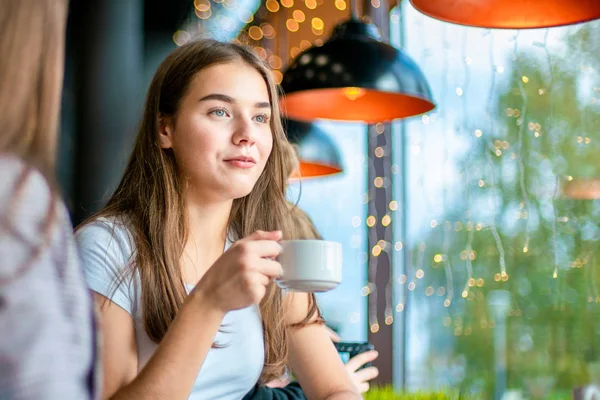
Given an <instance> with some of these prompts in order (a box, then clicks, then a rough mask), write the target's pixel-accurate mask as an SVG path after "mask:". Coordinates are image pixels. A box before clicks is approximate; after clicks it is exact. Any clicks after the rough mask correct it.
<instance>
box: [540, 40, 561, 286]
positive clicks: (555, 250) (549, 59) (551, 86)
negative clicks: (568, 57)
mask: <svg viewBox="0 0 600 400" xmlns="http://www.w3.org/2000/svg"><path fill="white" fill-rule="evenodd" d="M549 33H550V29H546V31H545V32H544V41H543V42H542V44H541V47H542V48H543V49H544V54H545V56H546V61H547V62H548V71H549V80H548V84H547V85H546V92H547V93H548V105H549V108H550V110H549V113H548V128H547V134H548V138H549V140H553V138H554V124H555V123H556V122H555V121H554V98H553V96H554V64H553V62H552V56H551V55H550V51H549V50H548V34H549ZM555 147H556V146H554V145H551V146H550V154H551V156H550V157H551V159H553V160H555V159H556V152H555ZM553 173H554V175H555V179H554V182H555V185H554V193H552V198H551V199H550V204H551V206H552V221H551V225H552V251H553V253H554V271H553V272H552V278H554V279H556V278H558V265H559V262H558V229H557V227H556V222H557V220H558V215H557V213H556V199H557V198H558V196H559V194H560V175H559V174H558V173H557V171H553Z"/></svg>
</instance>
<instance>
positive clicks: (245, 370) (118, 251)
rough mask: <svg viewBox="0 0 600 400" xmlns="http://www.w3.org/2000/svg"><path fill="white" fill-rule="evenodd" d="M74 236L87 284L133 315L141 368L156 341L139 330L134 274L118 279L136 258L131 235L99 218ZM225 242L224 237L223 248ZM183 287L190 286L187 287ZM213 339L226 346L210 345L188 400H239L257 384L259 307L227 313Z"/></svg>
mask: <svg viewBox="0 0 600 400" xmlns="http://www.w3.org/2000/svg"><path fill="white" fill-rule="evenodd" d="M76 240H77V246H78V247H79V251H80V253H81V258H82V261H83V268H84V272H85V277H86V280H87V283H88V285H89V287H90V288H91V289H92V290H94V291H95V292H97V293H99V294H101V295H103V296H105V297H108V298H110V299H111V300H112V301H113V302H114V303H115V304H117V305H119V306H120V307H121V308H123V309H124V310H125V311H127V312H128V313H129V314H131V316H132V317H133V318H134V323H135V337H136V342H137V348H138V349H137V350H138V371H140V370H141V369H142V368H143V367H144V365H146V363H147V362H148V360H149V359H150V357H151V356H152V354H153V353H154V351H155V350H156V347H157V345H156V344H155V343H154V342H152V340H150V338H149V337H148V335H147V334H146V331H145V329H144V321H143V316H142V309H141V308H142V304H141V283H140V280H139V275H131V274H128V275H126V276H127V277H128V278H127V279H125V280H119V278H121V277H122V276H123V275H122V274H123V272H124V271H126V270H124V269H125V268H130V266H129V265H130V263H132V262H135V257H134V249H135V246H134V241H133V238H132V236H131V234H130V232H129V230H128V229H127V227H126V226H125V225H124V224H123V223H122V222H120V220H116V219H114V218H113V219H107V218H100V219H98V220H96V221H94V222H91V223H89V224H88V225H86V226H84V227H83V228H81V229H80V230H79V231H78V232H77V234H76ZM230 245H231V243H230V242H229V241H228V242H227V244H226V247H225V250H226V249H227V248H228V247H229V246H230ZM132 255H133V256H132ZM119 282H120V283H119ZM117 284H118V286H117ZM187 289H188V291H189V290H191V289H192V287H188V288H187ZM198 318H202V317H201V316H198ZM215 342H216V343H217V344H219V345H224V346H225V347H222V348H211V349H210V350H209V352H208V354H207V356H206V358H205V360H204V363H203V364H202V367H201V369H200V372H199V373H198V377H197V378H196V382H195V383H194V387H193V389H192V393H191V394H190V397H189V399H190V400H200V399H203V400H204V399H231V400H233V399H235V400H239V399H240V398H242V397H243V396H244V395H245V394H246V393H247V392H248V391H249V390H250V389H251V388H252V387H253V386H254V385H255V384H256V382H257V381H258V378H259V377H260V373H261V371H262V368H263V364H264V339H263V329H262V322H261V317H260V312H259V309H258V306H257V305H254V306H251V307H248V308H244V309H241V310H236V311H231V312H229V313H227V314H226V315H225V318H224V319H223V324H222V327H221V329H220V330H219V332H218V333H217V334H216V336H215Z"/></svg>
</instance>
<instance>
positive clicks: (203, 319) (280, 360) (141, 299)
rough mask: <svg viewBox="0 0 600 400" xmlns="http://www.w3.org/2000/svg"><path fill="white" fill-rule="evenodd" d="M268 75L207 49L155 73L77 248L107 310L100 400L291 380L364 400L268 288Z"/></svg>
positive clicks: (293, 307) (283, 227) (277, 170)
mask: <svg viewBox="0 0 600 400" xmlns="http://www.w3.org/2000/svg"><path fill="white" fill-rule="evenodd" d="M277 97H278V93H277V90H276V86H275V84H274V83H273V80H272V77H271V72H270V71H269V70H268V69H267V68H266V67H265V65H264V64H263V63H262V62H261V61H260V60H259V59H258V58H257V57H256V56H255V55H254V53H253V52H252V51H251V50H249V49H247V48H245V47H242V46H238V45H235V44H229V43H220V42H216V41H212V40H201V41H196V42H192V43H190V44H187V45H185V46H182V47H180V48H178V49H177V50H175V51H174V52H173V53H172V54H171V55H170V56H169V57H167V59H166V60H165V61H164V62H163V63H162V64H161V66H160V67H159V69H158V71H157V73H156V75H155V77H154V79H153V81H152V83H151V85H150V89H149V93H148V97H147V101H146V106H145V111H144V117H143V121H142V124H141V127H140V131H139V134H138V137H137V141H136V144H135V148H134V150H133V154H132V155H131V158H130V160H129V163H128V165H127V167H126V170H125V173H124V176H123V179H122V181H121V183H120V184H119V186H118V188H117V190H116V191H115V193H114V194H113V196H112V197H111V199H110V200H109V202H108V204H107V205H106V207H105V208H104V209H103V210H102V211H100V213H99V214H98V215H96V216H94V217H93V218H92V219H91V220H89V221H88V222H86V223H85V224H84V225H83V227H81V228H80V229H79V231H78V234H77V240H78V245H79V248H80V251H81V255H82V258H83V263H84V268H85V271H86V277H87V281H88V284H89V285H90V286H91V288H92V289H93V290H94V291H95V292H96V293H97V294H96V299H97V302H98V304H100V306H101V315H102V319H101V325H102V334H103V339H104V340H103V343H104V349H103V356H104V368H105V374H104V389H105V390H104V395H103V397H104V398H111V399H131V398H136V399H137V398H140V399H165V398H168V399H188V398H189V399H240V398H242V397H243V396H244V395H245V394H246V393H247V392H248V391H249V390H250V389H251V388H252V387H253V386H254V384H255V383H256V382H257V381H259V380H260V382H263V383H264V382H268V381H270V380H272V379H274V378H277V377H279V376H281V375H282V374H283V371H284V367H285V365H288V364H289V366H290V367H291V368H292V370H293V371H294V374H295V375H296V376H297V378H298V380H299V381H300V383H301V384H302V387H303V389H304V391H305V392H306V394H307V397H309V398H315V399H355V398H360V396H359V395H358V394H357V390H356V388H355V387H354V385H353V384H352V381H351V379H350V377H349V375H348V373H347V372H346V371H345V369H344V366H343V364H342V362H341V361H340V358H339V356H338V355H337V353H336V351H335V348H334V346H333V344H332V342H331V340H330V339H329V337H328V335H327V333H326V331H325V330H324V329H323V327H322V325H321V324H319V323H318V322H319V320H320V317H319V314H318V311H317V309H316V305H315V303H314V301H312V300H314V299H313V298H312V297H310V296H309V295H286V296H285V297H284V296H283V294H282V292H281V290H280V289H279V288H278V286H277V285H276V284H274V282H273V280H274V278H276V277H277V276H279V275H280V272H281V266H280V265H279V263H277V262H276V261H274V259H275V258H276V257H277V255H278V254H279V253H280V251H281V246H280V245H279V244H278V243H277V241H278V240H280V239H281V238H282V236H283V235H286V234H287V233H286V232H288V231H289V230H288V225H289V216H288V207H287V203H286V199H285V186H286V180H287V176H286V174H285V171H284V160H283V153H282V146H284V144H286V139H285V135H284V133H283V130H282V127H281V121H280V117H279V113H278V107H279V106H278V101H277Z"/></svg>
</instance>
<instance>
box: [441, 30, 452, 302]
mask: <svg viewBox="0 0 600 400" xmlns="http://www.w3.org/2000/svg"><path fill="white" fill-rule="evenodd" d="M442 40H443V48H442V75H441V77H442V85H441V86H442V91H441V95H440V97H441V99H442V102H443V106H442V107H441V109H442V113H443V115H442V118H443V119H442V140H443V146H444V155H443V161H442V175H443V176H442V182H443V185H444V189H443V193H442V213H444V214H445V213H446V210H447V207H448V182H450V180H449V179H448V178H447V173H448V171H449V165H448V160H449V153H450V146H449V143H448V140H447V126H446V121H447V120H448V117H449V116H448V114H447V109H448V104H447V96H448V79H447V77H448V69H449V66H448V51H449V49H450V42H449V41H448V35H447V24H443V26H442ZM443 229H444V231H443V233H442V234H443V238H442V262H443V263H444V273H445V276H446V287H447V289H446V290H445V292H446V298H445V300H444V306H445V307H450V305H451V304H452V299H453V297H454V277H453V274H452V264H451V262H450V241H451V236H450V233H451V232H452V222H450V221H446V223H444V228H443Z"/></svg>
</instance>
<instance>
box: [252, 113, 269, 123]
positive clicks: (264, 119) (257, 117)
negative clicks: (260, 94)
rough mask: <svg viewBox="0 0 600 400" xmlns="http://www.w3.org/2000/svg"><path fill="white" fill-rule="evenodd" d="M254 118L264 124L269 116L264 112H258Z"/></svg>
mask: <svg viewBox="0 0 600 400" xmlns="http://www.w3.org/2000/svg"><path fill="white" fill-rule="evenodd" d="M254 118H255V119H256V122H259V123H261V124H266V123H267V122H268V121H269V117H268V116H267V115H266V114H260V115H257V116H256V117H254Z"/></svg>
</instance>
